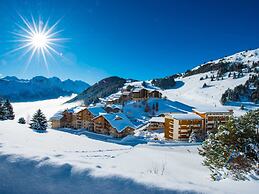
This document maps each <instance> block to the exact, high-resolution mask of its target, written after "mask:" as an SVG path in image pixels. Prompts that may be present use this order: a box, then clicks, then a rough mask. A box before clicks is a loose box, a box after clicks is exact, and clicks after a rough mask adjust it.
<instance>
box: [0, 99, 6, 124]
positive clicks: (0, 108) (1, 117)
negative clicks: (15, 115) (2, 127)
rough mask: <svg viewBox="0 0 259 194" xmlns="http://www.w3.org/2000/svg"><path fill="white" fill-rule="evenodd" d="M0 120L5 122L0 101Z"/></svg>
mask: <svg viewBox="0 0 259 194" xmlns="http://www.w3.org/2000/svg"><path fill="white" fill-rule="evenodd" d="M0 120H5V114H4V107H3V104H2V102H1V101H0Z"/></svg>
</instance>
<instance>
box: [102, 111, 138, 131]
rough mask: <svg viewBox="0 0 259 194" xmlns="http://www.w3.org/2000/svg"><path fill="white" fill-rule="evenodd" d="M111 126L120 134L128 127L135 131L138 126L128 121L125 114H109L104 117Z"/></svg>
mask: <svg viewBox="0 0 259 194" xmlns="http://www.w3.org/2000/svg"><path fill="white" fill-rule="evenodd" d="M102 116H103V117H104V118H105V119H106V120H107V121H108V122H109V123H110V125H111V126H112V127H113V128H115V129H116V130H117V131H118V132H119V133H120V132H122V131H123V130H124V129H126V128H127V127H131V128H133V129H135V128H136V126H135V125H134V124H133V123H132V122H131V121H130V120H129V119H128V117H127V116H126V115H125V114H123V113H109V114H103V115H102Z"/></svg>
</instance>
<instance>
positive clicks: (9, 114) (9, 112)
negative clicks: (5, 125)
mask: <svg viewBox="0 0 259 194" xmlns="http://www.w3.org/2000/svg"><path fill="white" fill-rule="evenodd" d="M3 107H4V108H3V109H4V116H5V117H6V119H10V120H13V119H14V112H13V106H12V105H11V103H10V101H9V100H6V101H5V103H4V105H3Z"/></svg>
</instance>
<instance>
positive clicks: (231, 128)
mask: <svg viewBox="0 0 259 194" xmlns="http://www.w3.org/2000/svg"><path fill="white" fill-rule="evenodd" d="M258 124H259V110H255V111H251V112H248V113H247V114H245V115H244V116H241V117H240V118H231V119H230V120H229V121H228V122H227V123H226V124H225V125H221V126H220V127H219V128H218V131H217V132H216V133H215V134H214V133H210V134H209V137H208V139H207V140H205V141H204V142H203V145H202V149H200V150H199V153H200V154H201V155H202V156H204V165H206V166H208V167H209V169H210V170H211V172H212V174H211V177H212V178H213V179H214V180H218V179H221V178H225V177H228V176H230V177H233V178H234V179H235V180H245V179H247V176H246V175H247V174H248V173H250V172H252V171H253V170H256V168H257V165H258V162H259V161H258V144H259V134H258V132H257V131H256V126H258Z"/></svg>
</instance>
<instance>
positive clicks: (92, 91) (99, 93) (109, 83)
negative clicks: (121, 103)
mask: <svg viewBox="0 0 259 194" xmlns="http://www.w3.org/2000/svg"><path fill="white" fill-rule="evenodd" d="M126 81H127V80H126V79H123V78H120V77H116V76H113V77H108V78H105V79H103V80H101V81H99V82H97V83H96V84H94V85H93V86H91V87H89V88H87V89H86V90H85V91H83V92H82V93H80V94H79V95H77V96H76V97H75V98H73V99H71V100H69V101H68V102H75V101H83V102H84V103H85V104H91V103H95V102H99V98H104V97H107V96H109V95H111V94H113V93H116V92H117V91H118V89H119V88H122V87H123V86H124V84H125V83H126Z"/></svg>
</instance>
